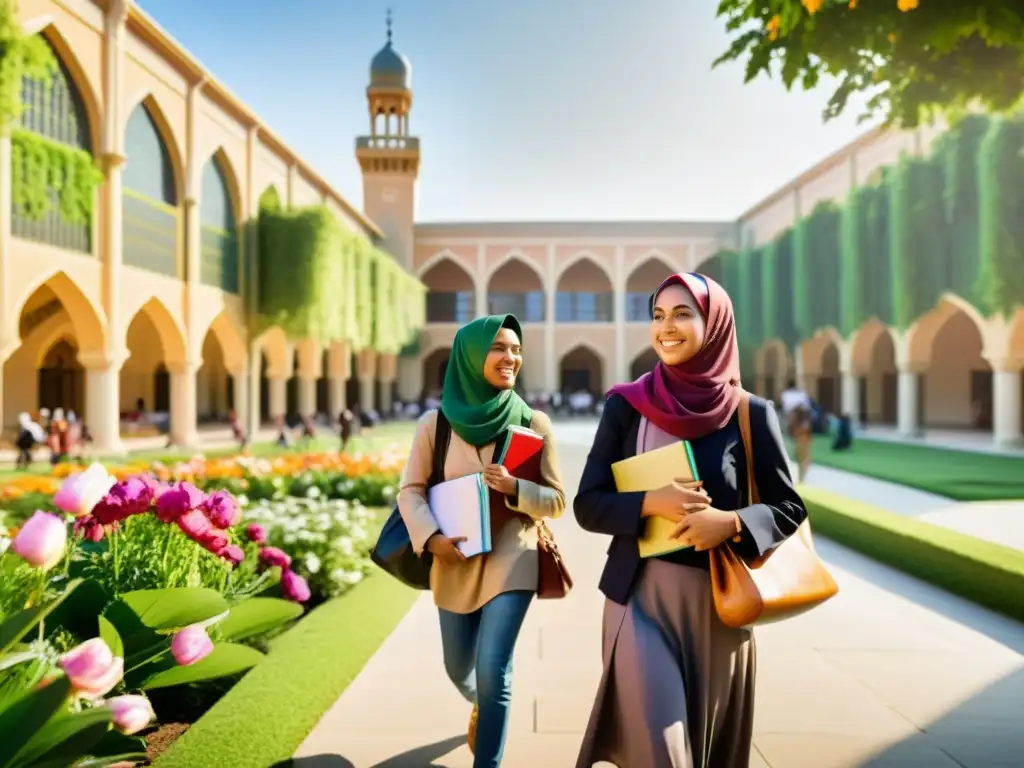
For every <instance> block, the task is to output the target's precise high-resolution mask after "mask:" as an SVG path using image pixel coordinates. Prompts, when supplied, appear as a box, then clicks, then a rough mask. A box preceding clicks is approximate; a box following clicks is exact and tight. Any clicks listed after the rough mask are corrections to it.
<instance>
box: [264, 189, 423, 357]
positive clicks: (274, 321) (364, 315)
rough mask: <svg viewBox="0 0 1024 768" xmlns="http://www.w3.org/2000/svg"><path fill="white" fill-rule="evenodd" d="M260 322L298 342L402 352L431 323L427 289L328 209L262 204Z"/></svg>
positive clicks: (272, 201) (270, 199)
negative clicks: (336, 343) (337, 343)
mask: <svg viewBox="0 0 1024 768" xmlns="http://www.w3.org/2000/svg"><path fill="white" fill-rule="evenodd" d="M258 243H259V268H258V280H257V302H256V306H257V311H256V315H257V317H256V321H255V322H256V323H257V325H258V326H259V327H260V328H265V327H268V326H271V325H277V326H280V327H281V328H282V329H283V330H284V332H285V333H286V334H287V335H288V336H289V337H291V338H295V339H301V338H313V339H316V340H317V341H319V342H320V343H329V342H332V341H345V342H348V343H350V344H351V345H352V347H353V348H354V349H363V348H367V347H369V348H372V349H374V350H376V351H377V352H381V353H384V354H397V353H398V352H399V351H400V350H401V349H402V347H404V346H405V345H406V344H408V343H409V341H410V340H411V339H412V337H413V335H414V334H415V332H416V331H417V330H418V329H419V328H421V327H422V326H423V323H424V320H425V306H426V302H425V300H424V295H425V291H426V289H425V287H424V286H423V285H422V284H421V283H420V282H419V281H418V280H416V278H414V277H413V276H412V275H410V274H408V273H407V272H406V271H405V270H403V269H402V268H401V267H400V266H399V265H398V264H397V263H396V262H395V260H394V259H393V258H392V257H391V256H390V254H387V253H385V252H384V251H381V250H379V249H377V248H375V247H374V246H373V245H372V244H371V243H370V242H369V241H367V240H366V238H364V237H360V236H359V235H356V234H353V233H351V232H349V231H348V230H346V229H345V228H344V227H343V226H342V224H341V222H339V221H338V219H337V217H336V216H335V215H334V214H333V213H332V212H331V211H330V210H329V209H328V208H327V207H326V206H323V205H316V206H309V207H305V208H297V209H293V210H288V209H282V208H281V206H280V202H279V201H278V200H277V197H276V195H269V196H268V195H265V196H264V197H263V198H261V200H260V214H259V224H258Z"/></svg>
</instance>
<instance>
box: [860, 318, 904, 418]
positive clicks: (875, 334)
mask: <svg viewBox="0 0 1024 768" xmlns="http://www.w3.org/2000/svg"><path fill="white" fill-rule="evenodd" d="M851 345H852V347H851V351H850V358H851V360H850V364H851V369H852V373H853V375H854V376H856V377H857V380H858V384H857V392H858V396H859V398H860V401H859V402H858V403H857V409H858V412H859V415H860V422H861V423H862V424H886V425H893V426H895V425H896V423H897V419H898V412H897V409H898V407H899V373H898V372H897V368H896V343H895V341H894V340H893V335H892V332H891V331H890V330H889V328H888V326H886V325H885V324H884V323H882V322H880V321H878V320H871V321H870V322H868V323H865V324H864V325H862V326H861V327H860V328H859V329H858V330H857V332H856V334H855V335H854V337H853V339H852V341H851Z"/></svg>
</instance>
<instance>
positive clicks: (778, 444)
mask: <svg viewBox="0 0 1024 768" xmlns="http://www.w3.org/2000/svg"><path fill="white" fill-rule="evenodd" d="M650 313H651V345H652V346H653V348H654V351H655V352H656V353H657V355H658V358H659V362H658V363H657V365H656V366H655V368H654V370H653V371H652V372H650V373H647V374H644V375H643V376H641V377H640V378H639V379H637V380H636V381H634V382H632V383H629V384H621V385H618V386H616V387H613V388H612V389H611V391H610V392H609V393H608V399H607V401H606V404H605V408H604V412H603V413H602V416H601V421H600V423H599V425H598V428H597V434H596V435H595V437H594V444H593V447H592V448H591V449H590V454H589V456H588V457H587V463H586V467H585V468H584V470H583V477H582V479H581V481H580V486H579V492H578V494H577V496H576V498H575V500H574V502H573V508H574V511H575V514H576V519H577V520H578V521H579V524H580V526H581V527H583V528H584V529H585V530H588V531H592V532H594V533H601V534H604V535H610V536H612V537H613V538H612V544H611V548H610V549H609V550H608V559H607V562H606V564H605V568H604V573H603V575H602V576H601V582H600V589H601V591H602V592H603V593H604V595H605V597H606V598H607V599H606V601H605V610H604V620H603V625H604V628H603V643H602V650H603V657H604V672H603V674H602V677H601V682H600V685H599V688H598V691H597V696H596V699H595V701H594V705H593V709H592V712H591V715H590V722H589V725H588V726H587V730H586V734H585V736H584V740H583V744H582V747H581V750H580V754H579V759H578V762H577V763H576V766H577V768H591V766H593V765H594V764H595V763H599V762H602V761H605V762H610V763H612V764H613V765H616V766H618V768H684V767H685V768H739V767H740V766H746V765H747V762H748V760H749V757H750V749H751V740H752V729H753V719H754V672H755V651H754V641H753V636H752V634H751V632H750V630H749V629H731V628H729V627H727V626H726V625H725V624H723V623H722V622H721V620H720V619H719V617H718V614H717V613H716V611H715V605H714V601H713V597H712V589H711V579H710V574H709V555H708V551H709V550H711V549H714V548H715V547H719V546H729V547H732V548H733V549H734V551H735V552H736V554H738V555H739V556H740V557H742V558H743V559H745V560H751V559H753V558H756V557H758V556H760V555H763V554H765V553H766V552H769V551H771V550H772V549H774V548H775V547H777V546H778V545H779V544H781V543H782V542H783V541H785V539H786V538H788V537H789V536H790V535H792V534H793V533H794V532H795V531H796V530H797V527H798V526H799V525H800V523H802V522H803V520H804V519H805V517H806V514H807V513H806V510H805V508H804V504H803V502H802V501H801V499H800V497H799V496H798V495H797V493H796V491H795V490H794V487H793V483H792V480H791V479H790V476H789V463H788V461H787V458H786V451H785V448H784V446H783V441H782V433H781V430H780V428H779V423H778V419H777V417H776V416H775V412H774V410H773V409H772V408H771V407H769V405H768V403H767V402H766V401H764V400H762V399H760V398H755V397H751V396H749V395H747V394H746V393H745V392H743V390H742V389H741V388H740V386H739V380H740V369H739V351H738V348H737V344H736V330H735V323H734V319H733V308H732V302H731V301H730V299H729V296H728V294H727V293H726V292H725V290H724V289H723V288H722V287H721V286H720V285H718V283H716V282H715V281H714V280H711V279H710V278H707V277H704V276H702V275H697V274H679V275H672V276H670V277H669V278H667V279H666V280H665V281H664V282H663V283H662V284H661V285H660V286H659V287H658V289H657V290H656V291H655V293H654V294H653V296H652V297H651V303H650ZM745 397H749V398H750V399H749V404H750V422H751V433H752V442H753V445H752V452H753V456H754V464H755V468H754V473H755V479H756V481H757V485H758V488H759V491H760V495H761V499H762V503H760V504H754V505H749V502H748V501H747V500H746V498H745V496H746V495H747V493H746V490H745V483H744V482H743V478H745V477H746V458H745V455H744V447H743V445H742V443H741V432H740V427H739V419H738V409H739V407H740V405H741V402H742V400H743V398H745ZM678 440H687V441H689V442H690V446H691V448H692V450H693V457H694V460H695V464H696V468H697V476H698V477H699V478H700V481H699V482H677V483H672V484H670V485H666V486H665V487H663V488H660V489H658V490H654V491H646V492H645V491H641V492H635V493H619V492H617V491H616V484H615V478H614V476H613V473H612V469H611V466H612V464H614V463H615V462H617V461H620V460H622V459H625V458H628V457H631V456H634V455H638V454H640V453H644V452H647V451H652V450H656V449H658V448H661V447H664V446H666V445H668V444H670V443H672V442H674V441H678ZM681 474H682V472H681ZM654 516H658V517H662V518H665V519H667V520H669V521H671V522H673V523H676V524H677V527H676V529H675V534H674V535H675V536H676V537H677V538H679V539H680V543H681V544H682V545H683V546H684V548H683V549H679V550H676V551H673V552H670V553H668V554H664V555H661V556H657V557H650V558H645V559H641V558H640V554H639V549H638V538H639V537H640V536H641V535H642V534H643V532H644V529H645V526H646V523H647V518H650V517H654Z"/></svg>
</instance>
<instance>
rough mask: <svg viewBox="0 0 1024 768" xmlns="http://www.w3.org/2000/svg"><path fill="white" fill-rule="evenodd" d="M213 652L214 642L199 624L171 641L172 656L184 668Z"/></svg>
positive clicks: (180, 632) (188, 628)
mask: <svg viewBox="0 0 1024 768" xmlns="http://www.w3.org/2000/svg"><path fill="white" fill-rule="evenodd" d="M212 651H213V641H212V640H211V639H210V636H209V635H208V634H206V629H204V628H203V627H201V626H199V625H198V624H193V625H192V626H189V627H185V628H184V629H182V630H180V631H179V632H178V633H177V634H176V635H175V636H174V637H173V638H172V639H171V655H172V656H173V657H174V660H175V661H176V662H178V664H180V665H181V666H183V667H187V666H189V665H190V664H195V663H196V662H197V661H200V660H202V659H205V658H206V657H207V656H209V655H210V653H211V652H212Z"/></svg>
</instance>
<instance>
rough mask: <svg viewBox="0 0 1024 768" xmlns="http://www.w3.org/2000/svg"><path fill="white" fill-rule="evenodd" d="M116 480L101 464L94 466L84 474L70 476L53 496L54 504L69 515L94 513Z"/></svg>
mask: <svg viewBox="0 0 1024 768" xmlns="http://www.w3.org/2000/svg"><path fill="white" fill-rule="evenodd" d="M115 482H117V481H116V479H115V478H114V477H113V476H112V475H111V474H110V473H108V472H107V468H106V467H104V466H103V465H102V464H100V463H98V462H97V463H94V464H92V465H91V466H90V467H89V468H88V469H87V470H85V471H84V472H77V473H75V474H73V475H69V476H68V478H67V479H66V480H65V481H64V483H63V484H62V485H61V487H60V489H59V490H58V491H57V493H55V494H54V496H53V503H54V504H55V505H56V506H57V509H60V510H62V511H64V512H67V513H68V514H71V515H74V516H75V517H80V516H82V515H87V514H89V513H90V512H92V508H93V507H95V506H96V504H98V503H99V500H100V499H102V498H103V497H104V496H106V495H107V491H109V490H110V489H111V488H112V487H113V485H114V483H115Z"/></svg>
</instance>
